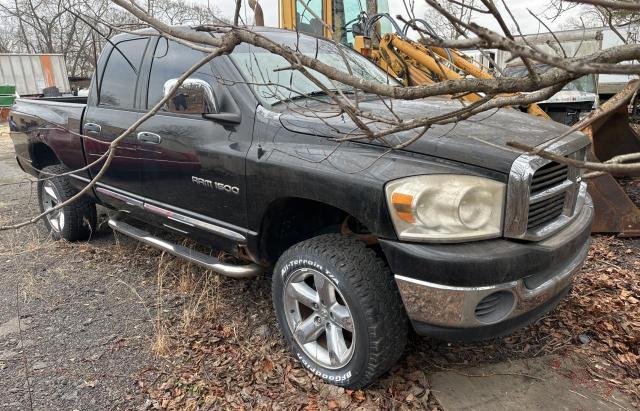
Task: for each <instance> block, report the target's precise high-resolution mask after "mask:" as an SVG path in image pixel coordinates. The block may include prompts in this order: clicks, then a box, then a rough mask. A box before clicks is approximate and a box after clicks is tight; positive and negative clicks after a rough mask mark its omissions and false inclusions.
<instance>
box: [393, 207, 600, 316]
mask: <svg viewBox="0 0 640 411" xmlns="http://www.w3.org/2000/svg"><path fill="white" fill-rule="evenodd" d="M592 219H593V208H592V206H591V205H590V204H587V206H586V207H585V208H584V211H583V212H582V213H580V218H579V219H578V220H576V221H575V223H574V224H572V225H571V226H570V227H567V229H566V232H565V231H563V233H561V234H559V235H557V236H556V237H553V238H552V239H549V240H547V241H545V242H541V243H540V244H543V245H544V246H549V247H552V246H553V247H557V246H559V245H561V244H562V243H564V242H565V241H566V240H567V239H569V238H572V237H573V236H575V235H576V232H577V231H579V230H580V229H582V228H583V227H584V225H586V224H591V221H592ZM544 243H546V244H544ZM588 251H589V242H587V243H586V244H584V246H583V247H582V248H581V249H580V250H579V251H578V252H577V253H576V254H575V256H574V257H573V258H572V259H571V261H569V262H568V263H567V264H566V265H565V266H564V268H563V269H561V270H560V271H559V272H558V273H557V274H556V275H554V276H553V277H550V278H549V279H547V280H546V281H545V282H544V283H542V284H540V285H539V286H538V287H536V288H534V289H529V288H527V286H526V285H525V281H524V280H525V279H524V278H523V279H520V280H517V281H511V282H508V283H502V284H496V285H490V286H484V287H455V286H448V285H442V284H436V283H431V282H427V281H422V280H417V279H415V278H410V277H407V276H405V275H400V274H396V275H395V280H396V284H397V286H398V289H399V290H400V295H401V297H402V301H403V303H404V306H405V309H406V311H407V314H408V315H409V318H410V319H411V320H414V321H420V322H424V323H427V324H432V325H437V326H441V327H453V328H469V327H480V326H484V325H490V324H495V323H499V322H502V321H505V320H508V319H509V318H513V317H516V316H519V315H522V314H524V313H526V312H528V311H531V310H533V309H535V308H536V307H539V306H541V305H543V304H544V303H545V302H546V301H548V300H549V299H551V298H552V297H554V296H555V295H557V294H558V293H559V292H561V291H562V290H564V289H565V288H566V287H567V286H569V285H570V284H571V282H572V280H573V277H574V275H575V274H576V273H577V272H578V271H579V270H580V268H581V267H582V264H583V263H584V260H585V259H586V258H587V253H588ZM498 291H505V292H509V293H511V294H512V295H513V297H514V303H513V306H512V307H511V310H510V311H508V312H506V313H505V315H504V316H503V317H502V318H499V319H498V320H497V321H494V322H490V323H488V322H481V321H479V320H478V319H477V318H476V315H475V309H476V306H477V305H478V303H479V302H480V301H481V300H482V299H483V298H485V297H487V296H488V295H490V294H493V293H495V292H498Z"/></svg>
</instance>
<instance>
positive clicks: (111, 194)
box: [96, 187, 144, 207]
mask: <svg viewBox="0 0 640 411" xmlns="http://www.w3.org/2000/svg"><path fill="white" fill-rule="evenodd" d="M96 191H97V192H98V193H100V194H104V195H106V196H109V197H112V198H115V199H116V200H120V201H122V202H124V203H126V204H128V205H130V206H134V207H142V206H143V204H144V203H143V202H142V201H140V200H136V199H134V198H131V197H129V196H125V195H122V194H120V193H116V192H115V191H111V190H107V189H106V188H104V187H98V188H96Z"/></svg>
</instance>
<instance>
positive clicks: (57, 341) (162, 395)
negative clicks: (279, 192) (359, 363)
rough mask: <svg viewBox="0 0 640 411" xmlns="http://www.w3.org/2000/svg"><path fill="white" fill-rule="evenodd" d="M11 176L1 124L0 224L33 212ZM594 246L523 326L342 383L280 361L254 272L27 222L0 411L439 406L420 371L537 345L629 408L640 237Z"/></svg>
mask: <svg viewBox="0 0 640 411" xmlns="http://www.w3.org/2000/svg"><path fill="white" fill-rule="evenodd" d="M0 131H1V130H0ZM25 178H26V177H25V174H24V173H22V172H21V171H20V170H18V169H17V167H16V166H15V163H14V160H13V154H12V148H11V145H10V142H9V141H8V138H7V136H6V135H2V133H1V132H0V225H1V224H6V223H8V222H17V221H21V220H23V219H24V218H25V217H27V216H31V215H33V214H34V213H35V212H36V210H35V202H34V201H33V193H34V190H33V189H32V187H31V183H30V182H24V183H22V184H21V185H15V184H12V183H16V182H19V181H22V180H24V179H25ZM7 184H12V185H7ZM594 240H595V241H594V246H593V248H592V251H591V253H590V257H589V260H588V262H587V264H586V267H585V269H584V270H583V272H582V274H581V276H580V277H579V279H578V281H577V284H576V287H575V288H574V290H573V291H572V292H571V294H570V295H569V297H568V298H567V299H566V300H565V301H564V302H563V303H562V304H561V305H560V307H559V308H558V309H556V310H555V311H553V312H552V313H551V314H550V315H548V316H546V317H544V318H543V319H541V320H540V321H538V322H537V323H536V324H535V325H533V326H531V327H528V328H526V329H524V330H521V331H519V332H517V333H515V334H513V335H511V336H509V337H506V338H502V339H497V340H492V341H488V342H485V343H482V344H449V343H445V342H441V341H436V340H432V339H425V338H420V337H417V336H412V338H411V340H410V343H409V347H408V348H407V350H406V353H405V356H404V358H403V360H402V361H401V362H400V364H399V365H398V366H397V367H395V368H394V369H393V370H392V372H391V373H389V374H388V375H386V376H384V377H383V378H381V379H380V381H378V382H377V383H376V384H374V385H373V386H372V387H369V388H368V389H366V390H359V391H350V390H344V389H341V388H337V387H333V386H330V385H327V384H324V383H322V382H321V381H320V380H318V379H317V378H314V377H311V376H310V375H309V374H308V373H307V372H306V371H305V370H304V369H302V368H301V366H300V364H299V363H298V362H297V361H295V360H294V359H293V358H292V356H291V355H290V354H289V351H288V350H287V348H286V347H285V345H284V343H283V341H282V339H281V337H280V335H279V332H278V329H277V325H276V321H275V316H274V315H273V312H272V309H271V299H270V284H269V281H268V280H266V279H257V280H253V281H234V280H230V279H226V278H223V277H219V276H217V275H215V274H213V273H210V272H206V271H204V270H201V269H199V268H197V267H194V266H192V265H190V264H186V263H184V262H182V261H180V260H177V259H174V258H170V257H166V256H163V255H161V254H160V253H159V252H158V251H156V250H152V249H149V248H147V247H144V246H142V245H140V244H138V243H136V242H134V241H131V240H129V239H126V238H122V237H114V235H113V234H112V233H111V232H110V231H109V230H107V229H104V228H103V229H101V230H100V231H99V232H97V233H96V234H95V236H94V238H93V239H92V241H91V242H89V243H75V244H69V243H65V242H53V241H51V240H50V239H49V238H48V237H47V234H46V233H45V232H44V229H43V228H42V225H41V224H38V225H36V226H29V227H25V228H23V229H20V230H14V231H2V232H0V391H2V392H3V393H4V395H3V396H2V398H0V409H7V410H16V409H30V408H32V409H39V410H40V409H43V410H52V409H69V410H72V409H164V408H169V409H197V408H203V409H219V408H233V409H235V408H243V409H253V408H259V409H263V408H266V409H290V408H297V409H307V410H314V409H338V408H360V409H369V408H394V409H424V408H427V409H439V405H438V403H437V399H436V398H437V393H434V392H432V391H431V390H430V384H429V375H430V374H431V373H433V372H437V371H441V370H457V371H459V372H464V370H465V369H466V368H467V367H469V366H471V365H482V364H488V363H496V362H502V361H511V360H513V359H517V358H533V357H539V356H544V355H548V354H555V355H557V354H561V355H572V356H575V358H577V359H578V361H580V362H581V363H583V364H584V369H585V376H583V377H581V378H586V379H588V380H589V381H597V384H594V387H596V388H594V392H597V393H598V395H600V396H603V397H605V396H606V395H607V393H610V392H611V391H612V390H613V389H614V388H617V389H620V390H623V391H624V392H626V393H628V394H630V395H631V396H632V398H633V399H634V400H635V401H636V402H637V401H638V399H640V393H638V391H637V390H638V388H637V387H638V386H639V385H640V368H639V366H638V363H639V362H640V351H639V350H640V340H639V338H640V322H639V320H638V317H639V316H638V313H639V312H640V304H639V303H638V300H640V280H639V279H638V273H639V272H640V262H639V261H640V258H639V257H640V242H639V241H637V240H629V239H616V238H613V237H612V238H609V237H595V238H594ZM551 366H552V365H551ZM461 395H464V393H461Z"/></svg>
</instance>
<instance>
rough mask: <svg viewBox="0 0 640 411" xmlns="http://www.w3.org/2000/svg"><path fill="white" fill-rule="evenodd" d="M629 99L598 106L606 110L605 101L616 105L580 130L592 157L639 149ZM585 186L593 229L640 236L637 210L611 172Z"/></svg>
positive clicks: (639, 140)
mask: <svg viewBox="0 0 640 411" xmlns="http://www.w3.org/2000/svg"><path fill="white" fill-rule="evenodd" d="M631 98H632V97H631V96H629V97H627V98H626V99H623V100H618V101H615V100H614V99H615V97H614V98H613V99H612V100H614V101H611V100H610V101H607V102H606V103H604V104H603V107H601V108H603V109H605V110H606V109H607V107H606V106H605V105H606V104H611V105H617V106H618V108H617V109H616V110H615V111H613V112H612V113H611V114H609V115H607V116H604V117H602V118H600V119H598V120H596V121H595V122H594V123H593V124H592V125H591V126H590V127H589V128H587V129H584V130H582V131H584V132H585V133H586V134H587V135H589V137H590V138H591V141H592V143H593V144H592V146H591V147H592V156H593V157H594V158H595V159H596V160H599V161H607V160H609V159H611V158H613V157H615V156H619V155H623V154H629V153H638V152H640V136H639V135H638V133H636V131H635V130H634V128H633V127H632V126H631V124H630V120H629V102H630V101H631ZM636 104H637V101H636ZM634 106H635V104H634ZM588 189H589V194H590V195H591V198H592V199H593V205H594V207H595V220H594V222H593V228H592V232H594V233H619V234H620V236H623V237H638V236H640V209H638V207H637V206H636V205H635V204H634V203H633V202H632V201H631V199H630V198H629V196H628V195H627V194H626V193H625V191H624V190H623V189H622V187H620V184H618V182H617V181H616V180H615V179H614V178H613V177H612V176H611V175H609V174H605V175H601V176H598V177H595V178H592V179H589V181H588Z"/></svg>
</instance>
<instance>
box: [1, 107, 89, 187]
mask: <svg viewBox="0 0 640 411" xmlns="http://www.w3.org/2000/svg"><path fill="white" fill-rule="evenodd" d="M86 101H87V99H86V97H49V98H37V99H33V98H18V99H16V102H15V104H14V105H13V107H12V108H11V112H10V114H9V125H10V127H11V138H12V140H13V143H14V145H15V150H16V156H17V157H18V161H19V163H20V165H21V166H22V167H23V168H24V169H25V171H27V172H29V173H31V174H33V175H37V174H38V172H37V171H36V170H35V169H34V168H36V169H41V168H42V165H43V164H35V163H34V164H32V159H34V158H46V156H45V157H42V156H41V155H35V154H36V153H37V151H38V150H45V149H47V150H52V151H53V152H54V154H55V155H56V157H57V158H58V159H60V160H61V161H62V162H63V163H64V164H65V165H67V166H68V167H70V168H80V167H82V166H84V164H85V163H84V161H85V159H84V158H83V155H82V153H83V152H84V151H83V149H82V139H81V137H80V136H79V133H80V127H81V125H82V118H83V115H84V110H85V107H86ZM39 154H42V153H39ZM39 161H40V162H42V161H43V160H39ZM32 166H33V167H32Z"/></svg>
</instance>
